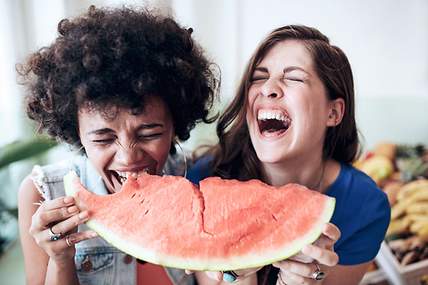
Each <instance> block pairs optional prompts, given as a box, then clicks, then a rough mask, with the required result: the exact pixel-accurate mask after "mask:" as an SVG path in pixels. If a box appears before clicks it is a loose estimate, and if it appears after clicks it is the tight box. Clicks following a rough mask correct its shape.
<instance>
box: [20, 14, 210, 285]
mask: <svg viewBox="0 0 428 285" xmlns="http://www.w3.org/2000/svg"><path fill="white" fill-rule="evenodd" d="M58 32H59V36H58V37H57V39H56V40H55V41H54V42H53V43H52V44H51V45H50V46H48V47H46V48H43V49H41V50H39V51H38V52H36V53H34V54H33V55H32V56H31V57H30V58H29V60H28V61H27V62H26V64H25V65H24V66H22V67H23V68H22V70H21V74H22V75H23V76H24V79H27V80H28V81H26V84H27V86H28V88H29V93H28V95H27V97H26V100H27V103H26V104H27V114H28V115H29V117H30V118H31V119H33V120H34V121H35V122H36V123H37V125H38V127H39V129H40V130H44V131H46V132H47V133H48V134H49V135H51V136H52V137H53V138H55V139H58V140H60V141H63V142H66V143H68V144H70V145H72V146H74V147H76V148H77V149H80V150H81V154H80V155H76V157H73V159H71V160H69V161H63V162H61V163H60V162H59V161H60V160H62V158H59V160H58V163H54V164H52V165H48V166H44V167H35V168H34V171H33V173H32V174H31V175H29V176H28V177H27V178H26V179H25V180H24V182H23V183H22V185H21V188H20V191H19V225H20V230H21V244H22V249H23V253H24V261H25V270H26V277H27V283H28V284H64V285H65V284H79V283H80V284H137V283H138V284H150V285H156V284H161V285H167V284H178V283H179V282H180V284H193V277H192V276H188V278H187V281H186V280H185V279H183V278H186V277H187V276H184V277H183V273H182V271H179V270H174V269H167V272H166V271H165V270H164V269H163V268H161V267H156V266H152V267H150V266H149V265H148V264H145V265H142V266H140V265H137V262H136V260H135V258H132V257H131V256H128V255H126V254H124V253H122V252H120V251H119V250H117V249H116V248H114V247H112V246H111V245H109V244H108V243H107V242H106V241H104V240H103V239H101V238H99V237H96V235H94V233H93V232H90V231H87V227H86V226H85V225H84V223H85V222H86V221H87V220H88V213H87V211H82V212H80V211H79V209H78V208H77V207H76V205H75V202H74V200H73V198H72V197H64V196H65V193H64V186H63V176H64V175H65V174H66V173H67V172H68V171H69V170H70V169H72V170H75V171H76V172H77V173H78V174H79V176H80V179H81V182H82V183H83V184H84V185H85V186H86V187H87V188H88V189H89V190H91V191H93V192H95V193H97V194H100V195H108V194H111V193H114V192H116V191H119V190H120V189H121V184H122V182H123V180H124V179H126V178H125V176H127V175H132V174H136V173H137V174H138V173H139V172H143V171H144V172H148V173H151V174H161V173H162V172H165V173H168V174H172V175H182V174H183V172H184V170H185V169H184V166H185V164H183V159H182V156H181V155H175V149H174V141H176V140H177V139H178V140H186V139H188V138H189V133H190V130H191V129H193V127H194V126H195V124H196V123H197V122H199V121H205V122H210V121H211V118H210V117H209V110H210V106H211V105H212V102H213V100H214V97H215V95H216V94H217V87H218V83H219V81H218V76H217V74H216V72H214V70H212V68H211V67H212V65H211V64H210V62H209V61H208V60H207V59H206V58H205V56H204V55H203V52H202V50H201V49H200V48H199V47H198V45H197V44H196V43H195V42H194V41H193V39H192V37H191V31H189V30H187V29H184V28H182V27H180V26H179V25H178V24H177V23H176V22H175V21H174V20H173V19H172V18H170V17H162V16H158V15H156V14H154V13H151V12H149V11H147V10H144V9H128V8H120V9H107V8H105V9H96V8H95V7H91V8H90V9H89V10H88V12H87V13H85V14H83V15H81V16H79V17H76V18H73V19H70V20H63V21H61V22H60V23H59V25H58ZM180 158H181V161H180ZM40 201H41V202H40ZM147 266H149V267H147ZM137 272H138V276H139V280H138V281H137ZM167 273H168V274H167ZM153 277H154V278H153ZM185 282H187V283H185Z"/></svg>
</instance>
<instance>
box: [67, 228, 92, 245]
mask: <svg viewBox="0 0 428 285" xmlns="http://www.w3.org/2000/svg"><path fill="white" fill-rule="evenodd" d="M96 237H98V234H97V233H96V232H94V231H84V232H78V233H74V234H69V235H67V236H66V237H64V238H63V239H61V241H62V242H63V243H64V244H65V246H66V247H70V246H73V245H75V244H76V243H79V242H81V241H84V240H88V239H92V238H96ZM67 241H68V242H67Z"/></svg>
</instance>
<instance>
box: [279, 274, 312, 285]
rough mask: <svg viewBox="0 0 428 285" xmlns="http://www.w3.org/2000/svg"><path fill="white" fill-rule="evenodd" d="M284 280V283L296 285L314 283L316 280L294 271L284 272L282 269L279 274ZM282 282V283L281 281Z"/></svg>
mask: <svg viewBox="0 0 428 285" xmlns="http://www.w3.org/2000/svg"><path fill="white" fill-rule="evenodd" d="M279 279H280V280H282V283H283V284H286V285H294V284H299V285H304V284H307V285H309V284H314V280H313V279H311V278H306V277H303V276H300V275H297V274H295V273H292V272H283V271H280V273H279V274H278V280H279ZM280 284H281V283H280Z"/></svg>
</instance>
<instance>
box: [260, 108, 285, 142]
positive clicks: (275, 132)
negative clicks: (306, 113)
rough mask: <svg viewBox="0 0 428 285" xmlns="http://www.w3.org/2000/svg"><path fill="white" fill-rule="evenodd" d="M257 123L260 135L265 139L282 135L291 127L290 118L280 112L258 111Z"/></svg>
mask: <svg viewBox="0 0 428 285" xmlns="http://www.w3.org/2000/svg"><path fill="white" fill-rule="evenodd" d="M257 123H258V126H259V130H260V133H261V134H262V136H265V137H276V136H281V135H283V134H284V133H285V132H286V131H287V130H288V128H289V127H290V125H291V118H290V117H289V116H288V114H287V113H285V112H284V111H281V110H265V109H263V110H259V111H258V114H257Z"/></svg>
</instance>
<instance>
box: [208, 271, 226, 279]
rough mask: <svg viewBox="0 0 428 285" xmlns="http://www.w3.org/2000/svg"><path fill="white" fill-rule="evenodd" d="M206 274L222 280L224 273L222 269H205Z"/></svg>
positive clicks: (211, 277)
mask: <svg viewBox="0 0 428 285" xmlns="http://www.w3.org/2000/svg"><path fill="white" fill-rule="evenodd" d="M205 274H206V275H207V276H208V277H209V278H210V279H213V280H216V281H221V280H223V273H222V272H220V271H205Z"/></svg>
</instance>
